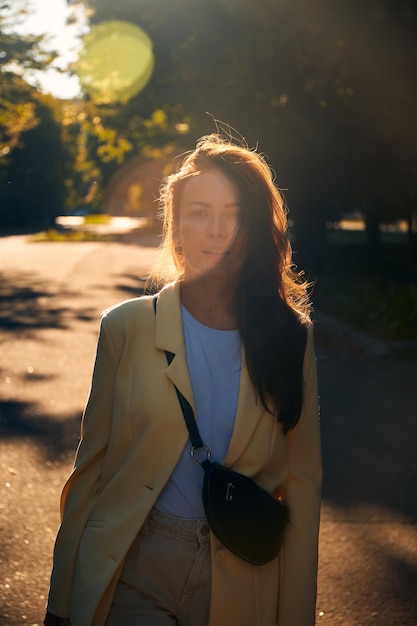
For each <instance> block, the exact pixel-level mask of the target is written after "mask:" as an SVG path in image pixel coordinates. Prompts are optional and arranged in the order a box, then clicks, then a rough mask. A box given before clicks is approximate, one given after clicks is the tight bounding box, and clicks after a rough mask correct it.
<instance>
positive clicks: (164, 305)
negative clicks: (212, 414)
mask: <svg viewBox="0 0 417 626" xmlns="http://www.w3.org/2000/svg"><path fill="white" fill-rule="evenodd" d="M155 345H156V347H157V348H159V349H160V350H164V351H165V350H166V351H168V352H172V353H173V354H174V358H173V359H172V361H171V364H170V365H167V368H166V370H165V373H166V375H167V376H168V378H169V379H170V380H171V381H172V382H173V384H174V385H175V386H176V387H178V389H179V390H180V391H181V393H182V394H183V396H185V397H186V398H187V400H188V402H189V403H190V404H191V406H192V407H193V410H194V413H195V405H194V397H193V390H192V386H191V380H190V375H189V373H188V366H187V357H186V353H185V343H184V333H183V328H182V316H181V300H180V283H179V282H175V283H171V284H169V285H167V286H166V287H164V288H163V289H162V290H161V292H160V294H159V297H158V305H157V309H156V333H155ZM178 406H179V405H178Z"/></svg>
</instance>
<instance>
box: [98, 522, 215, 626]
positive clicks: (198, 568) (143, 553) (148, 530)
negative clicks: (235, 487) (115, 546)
mask: <svg viewBox="0 0 417 626" xmlns="http://www.w3.org/2000/svg"><path fill="white" fill-rule="evenodd" d="M210 568H211V565H210V531H209V527H208V524H207V522H206V521H205V520H185V519H179V518H176V517H171V516H168V515H165V514H163V513H159V512H158V511H155V510H154V511H152V512H151V514H150V515H149V517H148V519H147V520H146V522H145V524H144V526H143V527H142V529H141V531H140V533H139V535H138V536H137V538H136V539H135V541H134V543H133V545H132V547H131V548H130V550H129V552H128V554H127V557H126V561H125V565H124V567H123V570H122V573H121V575H120V579H119V582H118V584H117V587H116V592H115V595H114V598H113V603H112V606H111V609H110V613H109V615H108V618H107V620H106V624H105V626H174V625H178V626H207V625H208V621H209V606H210V582H211V571H210Z"/></svg>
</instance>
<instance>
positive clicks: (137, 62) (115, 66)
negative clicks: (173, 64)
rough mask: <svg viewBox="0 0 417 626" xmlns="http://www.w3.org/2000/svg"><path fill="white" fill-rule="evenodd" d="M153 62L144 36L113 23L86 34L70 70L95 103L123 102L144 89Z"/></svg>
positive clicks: (133, 28)
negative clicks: (74, 73)
mask: <svg viewBox="0 0 417 626" xmlns="http://www.w3.org/2000/svg"><path fill="white" fill-rule="evenodd" d="M154 62H155V61H154V55H153V46H152V41H151V39H150V38H149V37H148V35H147V34H146V33H145V32H144V31H143V30H142V29H141V28H139V26H135V25H134V24H130V23H129V22H122V21H118V20H113V21H109V22H102V23H101V24H98V25H97V26H95V27H93V28H92V30H91V31H90V32H89V33H88V35H86V37H85V39H84V46H83V49H82V52H81V54H80V57H79V59H78V61H77V63H76V64H75V68H74V69H75V72H76V73H77V74H78V77H79V79H80V82H81V85H82V87H83V89H84V90H85V91H86V92H87V93H88V94H89V95H90V97H91V98H92V99H94V100H95V101H96V102H98V103H107V102H108V103H111V102H118V101H119V102H126V101H127V100H129V99H130V98H131V97H132V96H134V95H136V94H137V93H139V92H140V91H142V89H143V88H144V87H145V86H146V84H147V83H148V81H149V79H150V77H151V76H152V72H153V68H154Z"/></svg>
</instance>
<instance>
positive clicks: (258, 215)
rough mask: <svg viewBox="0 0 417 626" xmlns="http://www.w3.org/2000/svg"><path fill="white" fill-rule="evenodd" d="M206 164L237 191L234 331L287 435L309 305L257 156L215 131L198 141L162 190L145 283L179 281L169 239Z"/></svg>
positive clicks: (278, 198)
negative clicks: (242, 252) (188, 188)
mask: <svg viewBox="0 0 417 626" xmlns="http://www.w3.org/2000/svg"><path fill="white" fill-rule="evenodd" d="M208 169H219V170H221V171H222V172H223V173H224V174H225V175H226V176H228V177H229V178H230V180H231V181H233V182H234V183H235V185H236V186H237V188H238V190H239V194H240V207H241V208H240V228H242V229H243V232H244V233H245V235H246V241H247V252H246V258H245V261H244V264H243V267H242V270H241V273H240V278H239V281H238V286H237V291H236V298H237V317H238V324H239V331H240V335H241V338H242V342H243V345H244V349H245V358H246V364H247V367H248V371H249V375H250V377H251V380H252V383H253V385H254V388H255V390H256V392H257V395H258V397H259V399H260V400H261V402H262V404H263V406H264V407H265V408H266V409H267V410H268V411H270V412H271V413H276V414H277V416H278V419H279V421H280V422H281V423H282V424H283V429H284V431H285V432H286V431H288V430H289V429H290V428H293V427H294V426H295V424H296V423H297V421H298V418H299V416H300V412H301V408H302V390H303V371H302V366H303V355H304V349H305V342H306V326H307V325H308V324H310V323H311V322H310V302H309V298H308V284H307V283H306V282H305V281H304V280H302V276H301V274H300V273H298V272H296V271H295V268H294V265H293V260H292V250H291V244H290V241H289V237H288V232H287V230H288V224H287V211H286V207H285V202H284V199H283V196H282V194H281V193H280V191H279V190H278V188H277V186H276V185H275V183H274V176H273V173H272V171H271V169H270V167H269V166H268V164H267V162H266V160H265V159H264V158H263V157H262V155H260V154H259V153H258V152H256V151H254V150H250V149H249V148H248V147H246V146H241V145H236V144H234V143H232V142H231V141H229V140H226V139H224V138H223V137H222V136H220V135H217V134H213V135H208V136H205V137H202V138H201V139H200V140H199V141H198V142H197V146H196V149H195V150H194V151H192V152H191V153H189V154H188V155H187V156H186V157H185V158H184V160H183V162H182V164H181V165H180V167H179V169H178V171H177V172H176V173H175V174H172V175H171V176H168V178H167V180H166V182H165V185H164V186H163V187H162V189H161V208H162V211H163V238H162V243H161V254H160V257H159V262H158V263H157V265H156V268H155V270H154V271H153V273H152V275H151V277H150V281H149V284H151V285H153V287H154V288H155V286H160V285H161V284H163V283H164V282H167V281H168V280H172V279H177V278H181V276H182V273H183V270H184V266H183V262H184V261H183V257H182V255H181V254H179V253H178V250H177V249H176V244H175V239H174V229H175V226H176V225H177V224H178V218H179V202H180V198H181V194H182V190H183V188H184V185H185V184H186V182H187V180H188V177H189V176H190V175H192V174H193V173H194V172H196V171H204V170H208Z"/></svg>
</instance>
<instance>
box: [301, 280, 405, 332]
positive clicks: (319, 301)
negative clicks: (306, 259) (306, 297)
mask: <svg viewBox="0 0 417 626" xmlns="http://www.w3.org/2000/svg"><path fill="white" fill-rule="evenodd" d="M313 302H314V303H315V306H316V308H318V309H322V310H323V312H326V313H328V314H329V315H332V316H333V317H335V318H336V319H338V320H340V321H342V322H345V323H346V324H348V325H350V326H352V327H354V328H357V329H359V330H362V331H365V332H367V333H369V334H371V335H374V336H375V337H379V338H380V339H383V340H385V341H417V285H415V284H410V283H404V284H398V283H396V282H394V281H393V280H391V279H389V278H386V277H383V276H380V275H374V276H372V275H369V276H352V275H346V274H345V275H338V276H337V277H335V276H326V275H324V276H322V277H321V278H319V279H318V281H317V284H316V286H315V288H314V291H313Z"/></svg>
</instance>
